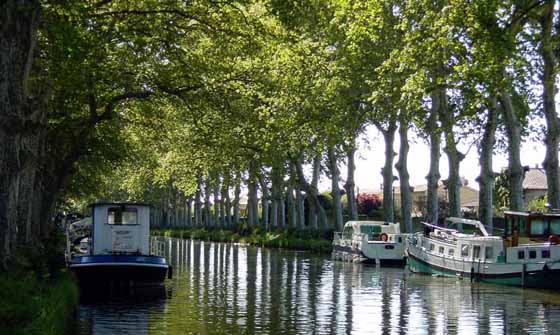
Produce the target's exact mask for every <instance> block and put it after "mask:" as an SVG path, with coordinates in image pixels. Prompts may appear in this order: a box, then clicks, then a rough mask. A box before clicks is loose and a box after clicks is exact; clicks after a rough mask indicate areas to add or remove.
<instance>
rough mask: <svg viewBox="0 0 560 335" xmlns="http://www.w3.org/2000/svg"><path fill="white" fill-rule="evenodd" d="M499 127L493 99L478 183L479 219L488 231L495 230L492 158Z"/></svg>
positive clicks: (494, 99)
mask: <svg viewBox="0 0 560 335" xmlns="http://www.w3.org/2000/svg"><path fill="white" fill-rule="evenodd" d="M497 125H498V111H497V102H496V98H495V97H493V98H492V99H491V101H490V104H489V106H488V116H487V120H486V125H485V126H484V134H483V136H482V141H481V142H480V148H479V152H480V156H479V164H480V176H478V178H477V181H478V185H479V188H480V191H479V193H478V208H479V210H478V211H479V218H480V222H482V224H483V225H485V226H487V227H488V230H489V231H490V232H492V230H493V212H492V211H493V199H492V196H493V190H494V171H493V170H492V157H493V154H494V143H495V142H496V139H495V136H496V127H497Z"/></svg>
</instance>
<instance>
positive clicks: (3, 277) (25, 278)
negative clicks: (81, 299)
mask: <svg viewBox="0 0 560 335" xmlns="http://www.w3.org/2000/svg"><path fill="white" fill-rule="evenodd" d="M77 304H78V286H77V285H76V282H75V281H74V279H73V277H72V276H71V274H70V273H67V272H60V273H59V274H58V275H57V276H56V278H54V279H50V278H49V279H45V278H38V277H37V275H36V274H34V273H33V272H17V271H15V272H10V273H2V274H0V334H14V335H19V334H22V335H23V334H44V335H55V334H56V335H59V334H65V333H68V331H69V329H68V327H69V326H70V318H71V316H72V314H73V311H74V309H75V307H76V305H77Z"/></svg>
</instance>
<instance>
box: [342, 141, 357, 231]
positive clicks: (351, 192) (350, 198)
mask: <svg viewBox="0 0 560 335" xmlns="http://www.w3.org/2000/svg"><path fill="white" fill-rule="evenodd" d="M355 154H356V144H355V140H352V143H350V144H349V145H348V147H347V149H346V157H347V163H348V164H347V165H348V174H347V176H346V183H345V184H344V189H345V190H346V200H347V203H348V215H349V216H350V220H358V204H357V203H356V192H355V188H356V183H355V182H354V173H355V171H356V164H355V162H354V155H355Z"/></svg>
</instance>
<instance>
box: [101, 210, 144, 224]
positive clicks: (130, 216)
mask: <svg viewBox="0 0 560 335" xmlns="http://www.w3.org/2000/svg"><path fill="white" fill-rule="evenodd" d="M107 224H110V225H136V224H138V211H137V210H136V208H126V207H110V208H109V209H108V211H107Z"/></svg>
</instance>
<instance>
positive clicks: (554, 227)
mask: <svg viewBox="0 0 560 335" xmlns="http://www.w3.org/2000/svg"><path fill="white" fill-rule="evenodd" d="M550 233H551V234H560V220H559V219H554V220H552V221H551V222H550Z"/></svg>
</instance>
